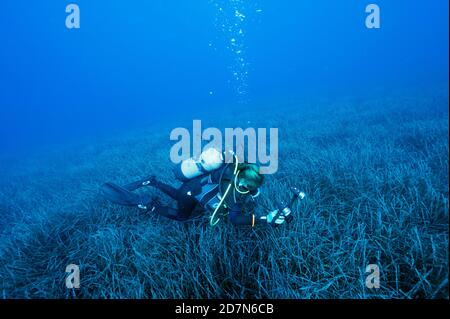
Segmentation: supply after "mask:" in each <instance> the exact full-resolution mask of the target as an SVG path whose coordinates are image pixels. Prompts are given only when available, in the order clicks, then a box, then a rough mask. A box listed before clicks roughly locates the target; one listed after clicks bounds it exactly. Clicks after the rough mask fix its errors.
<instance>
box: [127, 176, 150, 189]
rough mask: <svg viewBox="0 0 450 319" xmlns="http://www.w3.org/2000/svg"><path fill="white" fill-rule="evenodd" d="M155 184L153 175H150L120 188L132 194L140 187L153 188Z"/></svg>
mask: <svg viewBox="0 0 450 319" xmlns="http://www.w3.org/2000/svg"><path fill="white" fill-rule="evenodd" d="M155 183H156V177H155V176H154V175H151V176H149V177H146V178H143V179H141V180H139V181H136V182H132V183H130V184H127V185H124V186H122V187H123V188H125V189H126V190H128V191H130V192H132V191H135V190H136V189H138V188H141V187H145V186H153V184H155Z"/></svg>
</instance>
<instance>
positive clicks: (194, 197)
mask: <svg viewBox="0 0 450 319" xmlns="http://www.w3.org/2000/svg"><path fill="white" fill-rule="evenodd" d="M231 173H232V167H230V166H223V167H222V168H219V169H217V170H215V171H213V172H211V173H209V174H205V175H202V176H198V177H196V178H193V179H191V180H188V181H185V182H183V184H182V185H181V186H180V187H179V188H175V187H172V186H170V185H167V184H165V183H163V182H160V181H154V182H153V183H151V184H148V186H153V187H156V188H157V189H159V190H160V191H162V192H163V193H165V194H167V195H168V196H170V197H171V198H173V199H174V200H175V201H176V203H177V208H173V207H170V206H163V205H159V204H157V205H151V206H150V205H147V207H148V209H149V210H151V211H153V212H155V213H157V214H159V215H162V216H165V217H167V218H170V219H173V220H178V221H186V220H189V219H191V218H193V217H196V216H198V215H200V214H202V213H205V212H206V211H212V210H214V207H215V206H214V205H217V203H218V202H219V198H218V197H217V195H218V193H219V189H220V191H221V192H222V193H223V192H224V189H226V186H228V185H229V183H230V182H232V181H233V177H234V176H233V175H232V174H231ZM142 186H145V185H143V184H142V182H135V183H131V184H129V185H125V186H124V188H126V189H127V190H129V191H134V190H136V189H138V188H140V187H142ZM229 194H230V195H229V196H227V198H226V200H225V205H224V207H226V208H224V209H225V210H227V211H228V212H229V219H230V221H231V222H232V223H233V224H237V225H252V224H257V223H260V222H261V221H260V219H259V218H255V216H254V213H249V212H248V210H247V208H248V206H249V205H248V204H249V201H250V202H253V200H252V197H251V196H247V195H242V194H239V193H237V192H236V191H235V189H234V186H232V189H231V190H230V193H229ZM244 207H245V208H246V212H244ZM253 208H254V207H253Z"/></svg>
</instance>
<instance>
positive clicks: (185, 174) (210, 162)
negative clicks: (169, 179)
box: [175, 148, 224, 181]
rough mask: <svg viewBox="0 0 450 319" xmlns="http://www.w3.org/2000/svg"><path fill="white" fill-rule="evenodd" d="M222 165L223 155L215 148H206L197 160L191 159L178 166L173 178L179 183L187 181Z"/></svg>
mask: <svg viewBox="0 0 450 319" xmlns="http://www.w3.org/2000/svg"><path fill="white" fill-rule="evenodd" d="M223 163H224V157H223V154H222V153H221V152H219V151H218V150H216V149H215V148H208V149H206V150H204V151H203V152H202V153H201V154H200V156H199V157H198V158H195V157H191V158H188V159H186V160H184V161H182V162H181V163H180V164H178V165H177V166H176V167H175V176H176V177H177V178H178V179H179V180H181V181H187V180H190V179H192V178H195V177H198V176H200V175H203V174H206V173H209V172H211V171H213V170H215V169H218V168H220V167H221V166H222V165H223Z"/></svg>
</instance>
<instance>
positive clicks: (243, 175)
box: [237, 163, 264, 195]
mask: <svg viewBox="0 0 450 319" xmlns="http://www.w3.org/2000/svg"><path fill="white" fill-rule="evenodd" d="M238 172H239V174H238V176H237V186H238V187H239V189H240V190H241V191H243V192H247V193H250V194H253V195H254V194H256V193H257V192H258V188H259V187H260V186H261V185H262V183H263V182H264V175H262V174H261V173H260V172H259V166H258V165H256V164H249V163H242V164H239V167H238Z"/></svg>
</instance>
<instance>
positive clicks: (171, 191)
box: [152, 181, 179, 200]
mask: <svg viewBox="0 0 450 319" xmlns="http://www.w3.org/2000/svg"><path fill="white" fill-rule="evenodd" d="M152 186H154V187H156V188H157V189H159V190H160V191H161V192H163V193H164V194H166V195H168V196H170V197H172V198H173V199H175V200H178V199H179V192H178V189H176V188H175V187H172V186H170V185H167V184H165V183H163V182H160V181H155V182H154V183H153V184H152Z"/></svg>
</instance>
